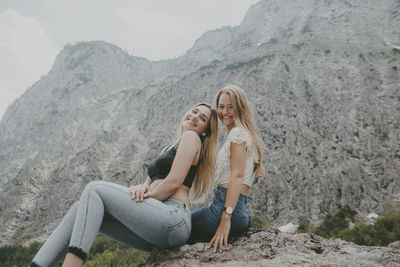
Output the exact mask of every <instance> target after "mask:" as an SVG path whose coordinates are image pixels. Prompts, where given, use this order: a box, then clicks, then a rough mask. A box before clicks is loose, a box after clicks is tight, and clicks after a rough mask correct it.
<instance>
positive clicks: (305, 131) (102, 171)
mask: <svg viewBox="0 0 400 267" xmlns="http://www.w3.org/2000/svg"><path fill="white" fill-rule="evenodd" d="M351 5H352V6H349V3H348V2H340V1H327V2H324V3H321V2H319V1H315V0H309V1H304V2H302V3H299V2H298V1H286V2H284V3H281V2H279V1H275V0H264V1H260V2H258V3H256V4H255V5H253V6H252V7H251V8H250V9H249V11H248V13H247V14H246V16H245V18H244V20H243V22H242V24H241V25H240V26H237V27H224V28H221V29H217V30H215V31H211V32H208V33H205V34H203V35H202V36H201V37H200V38H199V39H198V40H197V41H196V42H195V44H194V46H193V47H192V48H191V49H189V50H188V51H187V53H186V54H185V55H183V56H181V57H178V58H175V59H170V60H162V61H157V62H152V61H148V60H147V59H145V58H140V57H134V56H130V55H129V54H128V53H126V52H125V51H123V50H122V49H120V48H118V47H116V46H114V45H110V44H107V43H105V42H103V41H94V42H84V43H78V44H76V45H67V46H65V47H64V49H63V50H62V51H61V52H60V54H59V55H58V57H57V59H56V61H55V63H54V65H53V68H52V69H51V70H50V72H49V73H48V74H47V75H46V76H43V77H42V78H41V79H40V80H39V81H38V82H36V83H35V84H34V85H33V86H32V87H31V88H29V89H28V90H27V91H26V92H25V93H24V94H23V95H22V96H21V97H20V98H19V99H18V100H16V101H15V102H14V103H13V104H12V105H11V106H10V107H9V109H8V110H7V112H6V114H5V115H4V116H3V119H2V120H1V121H0V222H1V224H0V237H1V238H0V239H1V243H0V245H4V244H9V243H10V242H12V241H15V240H19V239H23V238H27V237H29V236H38V235H46V234H48V233H49V232H50V231H51V230H52V229H54V227H55V226H56V225H57V223H58V222H59V221H60V220H61V218H62V216H63V214H65V212H66V211H67V210H68V208H69V207H70V205H72V203H73V202H74V201H76V200H77V199H78V197H79V194H80V191H81V190H82V188H83V187H84V185H85V184H86V183H87V182H89V181H92V180H97V179H100V180H103V179H104V180H109V181H115V182H118V183H121V184H123V185H128V184H132V183H138V182H141V181H142V180H143V179H144V178H145V176H146V164H148V163H149V162H150V160H151V158H153V157H154V156H156V155H157V153H158V152H159V151H160V150H161V149H162V148H163V147H164V146H165V145H166V144H168V143H170V142H172V141H173V140H174V138H175V132H174V131H175V130H173V129H175V126H177V125H178V124H179V121H180V119H181V116H183V113H184V111H185V110H186V109H187V108H188V107H190V106H191V105H193V104H195V103H196V102H200V101H208V102H211V103H212V102H213V97H214V95H215V94H216V92H217V91H218V90H219V89H220V88H221V87H223V86H224V85H226V84H230V83H234V84H238V85H239V86H240V87H242V88H243V89H244V90H245V91H246V94H247V95H248V97H249V100H250V104H251V107H252V109H253V111H254V114H255V119H256V123H257V125H258V128H259V135H260V137H261V139H262V141H263V151H264V154H265V157H264V162H263V164H264V166H265V168H266V170H267V173H266V177H265V178H264V179H259V182H258V183H257V184H256V185H255V186H254V188H253V192H252V199H253V210H254V211H255V212H257V213H259V214H261V215H264V216H266V217H267V218H268V219H269V220H270V221H271V222H272V223H273V224H285V223H288V222H294V223H296V222H297V221H299V220H301V219H309V220H311V221H313V222H318V221H320V220H321V219H322V218H323V216H325V215H326V214H328V213H329V212H330V211H332V210H334V209H337V208H339V207H341V206H344V205H346V204H350V205H351V206H352V207H353V208H354V209H357V211H358V212H359V213H360V214H368V213H371V212H374V213H377V214H383V213H384V212H385V211H386V210H387V208H389V207H390V206H392V205H398V203H400V185H399V182H400V177H399V172H398V170H399V169H400V152H399V151H400V147H399V146H400V145H399V144H400V142H399V141H400V136H399V135H400V134H399V125H400V117H399V114H400V112H399V111H400V105H399V102H400V93H399V91H400V90H399V86H398V85H399V84H400V74H399V69H400V50H399V49H398V48H396V47H397V46H400V34H398V33H400V32H399V31H400V27H395V26H396V25H400V15H399V14H400V4H399V3H398V2H397V1H393V0H385V1H383V2H380V3H379V4H377V3H375V2H374V1H353V2H352V3H351ZM365 21H367V23H363V22H365ZM364 33H368V34H364ZM171 131H172V132H171ZM220 132H221V139H220V140H223V136H225V135H226V131H225V129H223V128H221V131H220ZM202 204H204V203H199V204H198V205H202Z"/></svg>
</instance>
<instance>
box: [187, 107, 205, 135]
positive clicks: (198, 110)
mask: <svg viewBox="0 0 400 267" xmlns="http://www.w3.org/2000/svg"><path fill="white" fill-rule="evenodd" d="M210 117H211V110H210V108H208V107H206V106H204V105H198V106H195V107H193V108H192V109H190V110H189V111H188V112H186V114H185V116H184V117H183V122H182V127H183V130H184V131H194V132H196V133H197V134H198V135H202V134H203V133H204V132H205V131H206V129H207V127H208V123H209V121H210Z"/></svg>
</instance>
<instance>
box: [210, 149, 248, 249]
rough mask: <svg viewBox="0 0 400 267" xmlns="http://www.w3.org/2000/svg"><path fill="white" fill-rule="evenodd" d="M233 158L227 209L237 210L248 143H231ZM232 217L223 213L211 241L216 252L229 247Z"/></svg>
mask: <svg viewBox="0 0 400 267" xmlns="http://www.w3.org/2000/svg"><path fill="white" fill-rule="evenodd" d="M230 150H231V158H230V167H231V177H230V179H229V183H228V190H227V192H226V199H225V207H232V208H233V209H235V207H236V204H237V201H238V199H239V194H240V187H241V185H242V181H243V175H244V168H245V165H246V143H245V142H243V143H242V144H236V143H233V142H231V146H230ZM231 217H232V215H228V214H227V213H226V212H223V213H222V217H221V222H220V224H219V227H218V229H217V232H216V233H215V235H214V237H213V238H212V239H211V241H210V243H209V244H208V247H209V248H210V247H212V246H214V252H216V251H217V249H218V247H219V251H220V252H222V247H223V245H224V246H225V248H227V247H228V236H229V231H230V229H231Z"/></svg>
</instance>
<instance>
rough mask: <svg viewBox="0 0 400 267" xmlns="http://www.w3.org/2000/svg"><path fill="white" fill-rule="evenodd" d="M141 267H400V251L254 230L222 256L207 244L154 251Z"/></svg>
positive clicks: (242, 237)
mask: <svg viewBox="0 0 400 267" xmlns="http://www.w3.org/2000/svg"><path fill="white" fill-rule="evenodd" d="M141 266H360V267H361V266H362V267H364V266H393V267H394V266H400V249H399V248H386V247H366V246H358V245H355V244H353V243H350V242H346V241H343V240H340V239H329V240H327V239H325V238H322V237H319V236H316V235H309V234H288V233H282V232H279V230H277V229H272V228H271V229H264V230H250V231H248V232H247V233H245V234H243V235H242V236H241V237H237V238H236V240H234V241H233V242H232V243H230V244H229V245H228V248H227V249H226V250H224V251H223V252H222V253H219V252H217V253H214V252H213V251H212V249H208V248H207V243H196V244H194V245H184V246H182V247H180V248H178V249H175V250H162V249H154V250H153V251H152V253H151V256H150V258H149V259H148V260H147V262H146V263H145V264H142V265H141Z"/></svg>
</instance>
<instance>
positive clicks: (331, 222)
mask: <svg viewBox="0 0 400 267" xmlns="http://www.w3.org/2000/svg"><path fill="white" fill-rule="evenodd" d="M356 215H357V212H356V211H355V210H352V209H351V208H350V207H349V206H347V205H346V206H345V207H343V208H341V209H339V210H337V211H336V212H333V213H332V214H329V215H328V216H326V218H325V219H324V220H323V222H322V223H321V224H320V225H319V226H318V227H314V225H313V224H312V223H311V222H309V221H307V220H303V221H301V222H300V223H299V227H298V229H297V232H298V233H315V234H317V235H320V236H323V237H325V238H341V239H343V240H346V241H350V242H354V243H356V244H358V245H366V246H387V245H389V244H390V243H391V242H393V241H396V240H400V213H399V212H396V211H395V210H393V209H392V210H390V211H389V212H388V213H387V214H386V215H384V216H382V217H381V218H378V219H377V220H376V222H375V224H365V223H361V222H356V220H355V217H356ZM350 222H353V223H355V225H354V227H353V228H352V229H350V228H349V224H350Z"/></svg>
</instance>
